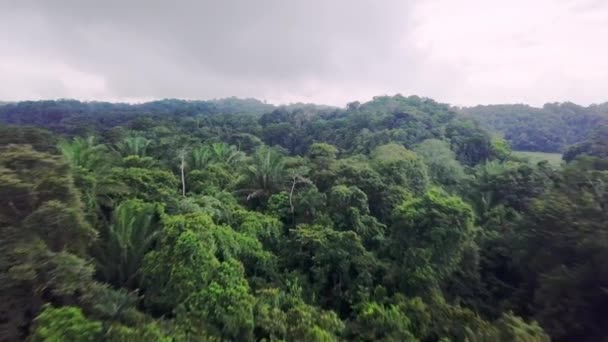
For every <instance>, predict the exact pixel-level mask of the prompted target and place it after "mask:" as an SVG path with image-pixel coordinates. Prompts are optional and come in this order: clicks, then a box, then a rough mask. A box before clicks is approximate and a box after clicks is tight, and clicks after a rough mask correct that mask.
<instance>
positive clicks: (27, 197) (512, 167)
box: [0, 95, 608, 342]
mask: <svg viewBox="0 0 608 342" xmlns="http://www.w3.org/2000/svg"><path fill="white" fill-rule="evenodd" d="M607 113H608V106H607V105H606V104H603V105H597V106H589V107H582V106H577V105H574V104H571V103H562V104H547V105H545V106H544V107H542V108H533V107H528V106H523V105H500V106H477V107H471V108H455V107H451V106H449V105H447V104H442V103H439V102H436V101H434V100H432V99H428V98H422V97H418V96H409V97H405V96H401V95H395V96H379V97H375V98H374V99H373V100H371V101H369V102H364V103H359V102H352V103H349V104H348V105H347V106H346V107H345V108H336V107H329V106H320V105H313V104H295V105H288V106H274V105H270V104H266V103H264V102H261V101H258V100H254V99H236V98H229V99H223V100H212V101H183V100H162V101H154V102H148V103H143V104H115V103H105V102H79V101H74V100H58V101H26V102H16V103H4V104H0V122H2V124H0V229H1V230H2V237H1V238H0V289H1V290H2V291H0V293H1V294H0V341H18V340H32V341H463V342H464V341H549V340H554V341H602V340H603V339H604V338H605V336H606V335H608V331H607V330H606V329H607V328H606V327H607V326H608V319H607V317H608V315H607V313H606V310H604V309H605V308H606V307H608V296H607V295H606V288H608V268H607V267H606V266H605V265H606V263H605V260H606V259H607V258H608V225H607V222H608V125H607V121H606V120H607V118H608V114H607ZM513 150H518V151H536V152H559V153H562V154H563V162H562V164H561V165H559V166H556V165H552V164H550V163H548V162H545V161H541V162H537V161H532V160H530V159H527V158H524V157H521V156H520V155H518V154H516V153H513Z"/></svg>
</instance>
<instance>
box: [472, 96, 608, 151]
mask: <svg viewBox="0 0 608 342" xmlns="http://www.w3.org/2000/svg"><path fill="white" fill-rule="evenodd" d="M461 113H463V114H464V115H465V116H469V117H472V118H474V119H476V120H477V121H479V122H480V123H481V124H482V126H484V127H486V128H488V129H490V130H492V131H495V132H499V133H502V134H503V135H504V138H505V139H506V140H507V141H509V142H510V143H511V147H512V148H513V149H515V150H521V151H538V152H562V151H563V150H564V149H565V148H566V147H567V146H569V145H573V144H577V143H580V142H582V141H585V140H586V139H587V138H588V137H589V135H590V133H591V132H592V131H593V130H594V129H595V128H597V126H598V125H600V124H602V123H605V122H607V121H608V103H604V104H601V105H591V106H589V107H583V106H579V105H576V104H574V103H571V102H565V103H550V104H545V105H544V106H543V107H542V108H536V107H531V106H528V105H523V104H516V105H488V106H476V107H468V108H463V109H461Z"/></svg>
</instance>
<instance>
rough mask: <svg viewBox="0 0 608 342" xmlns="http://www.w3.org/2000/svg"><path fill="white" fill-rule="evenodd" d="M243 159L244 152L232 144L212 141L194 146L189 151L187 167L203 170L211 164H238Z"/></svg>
mask: <svg viewBox="0 0 608 342" xmlns="http://www.w3.org/2000/svg"><path fill="white" fill-rule="evenodd" d="M244 159H245V154H244V153H243V152H241V151H239V150H237V148H236V147H235V146H233V145H228V144H226V143H223V142H222V143H213V144H211V145H205V146H201V147H198V148H195V149H193V150H192V152H190V155H189V158H188V163H187V164H188V167H189V169H191V170H203V169H205V168H207V167H208V166H209V165H211V164H225V165H228V166H230V167H236V166H238V165H239V164H240V163H241V162H243V160H244Z"/></svg>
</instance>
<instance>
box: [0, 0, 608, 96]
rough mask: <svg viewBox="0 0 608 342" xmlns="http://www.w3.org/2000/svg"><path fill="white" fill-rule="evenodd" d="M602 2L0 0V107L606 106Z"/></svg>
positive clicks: (606, 17) (607, 8)
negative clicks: (241, 100) (49, 103)
mask: <svg viewBox="0 0 608 342" xmlns="http://www.w3.org/2000/svg"><path fill="white" fill-rule="evenodd" d="M607 42H608V0H534V1H530V0H500V1H499V0H458V1H455V0H400V1H399V0H289V1H288V0H256V1H252V0H222V1H208V0H199V1H179V0H175V1H169V0H166V1H159V0H146V1H144V0H130V1H117V0H105V1H82V0H54V1H44V0H40V1H34V0H31V1H28V0H0V101H17V100H31V99H55V98H75V99H80V100H103V101H122V102H142V101H148V100H153V99H162V98H183V99H212V98H222V97H228V96H238V97H255V98H258V99H262V100H266V101H268V102H270V103H276V104H279V103H293V102H313V103H322V104H329V105H337V106H343V105H345V104H346V103H348V102H351V101H355V100H358V101H366V100H369V99H371V98H372V97H373V96H376V95H392V94H396V93H400V94H403V95H419V96H425V97H430V98H434V99H436V100H437V101H440V102H445V103H450V104H453V105H459V106H469V105H476V104H490V103H528V104H532V105H536V106H538V105H542V104H543V103H546V102H563V101H572V102H576V103H579V104H583V105H588V104H591V103H601V102H606V101H608V43H607Z"/></svg>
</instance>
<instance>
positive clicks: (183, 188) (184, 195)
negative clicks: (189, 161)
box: [180, 154, 186, 197]
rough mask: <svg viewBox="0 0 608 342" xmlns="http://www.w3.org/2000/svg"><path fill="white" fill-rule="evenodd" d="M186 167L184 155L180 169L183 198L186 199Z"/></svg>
mask: <svg viewBox="0 0 608 342" xmlns="http://www.w3.org/2000/svg"><path fill="white" fill-rule="evenodd" d="M185 166H186V162H185V160H184V155H183V154H182V163H181V165H180V169H181V172H182V196H183V197H186V179H185V177H184V168H185Z"/></svg>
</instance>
